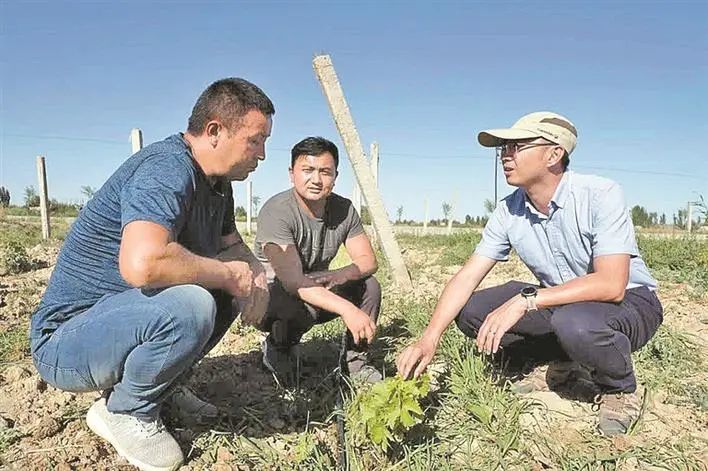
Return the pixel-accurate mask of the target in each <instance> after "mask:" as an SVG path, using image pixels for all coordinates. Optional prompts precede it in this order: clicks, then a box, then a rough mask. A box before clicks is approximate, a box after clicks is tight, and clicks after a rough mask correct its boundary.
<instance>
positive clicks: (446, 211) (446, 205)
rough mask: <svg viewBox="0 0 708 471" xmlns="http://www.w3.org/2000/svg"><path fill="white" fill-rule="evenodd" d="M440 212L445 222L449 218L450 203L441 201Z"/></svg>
mask: <svg viewBox="0 0 708 471" xmlns="http://www.w3.org/2000/svg"><path fill="white" fill-rule="evenodd" d="M442 212H443V217H444V219H445V222H447V220H448V219H449V218H450V213H451V212H452V205H451V204H450V203H448V202H447V201H443V204H442Z"/></svg>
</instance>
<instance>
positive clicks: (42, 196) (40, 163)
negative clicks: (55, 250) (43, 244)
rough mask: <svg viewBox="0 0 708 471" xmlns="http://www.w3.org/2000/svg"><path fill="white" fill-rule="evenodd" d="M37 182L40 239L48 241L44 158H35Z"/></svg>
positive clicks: (49, 234)
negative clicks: (40, 219)
mask: <svg viewBox="0 0 708 471" xmlns="http://www.w3.org/2000/svg"><path fill="white" fill-rule="evenodd" d="M37 180H38V181H39V211H40V215H41V218H42V239H49V237H50V236H51V235H52V234H51V226H50V225H49V196H48V194H47V169H46V166H45V163H44V157H43V156H41V155H38V156H37Z"/></svg>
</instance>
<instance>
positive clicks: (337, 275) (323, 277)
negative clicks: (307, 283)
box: [305, 267, 352, 289]
mask: <svg viewBox="0 0 708 471" xmlns="http://www.w3.org/2000/svg"><path fill="white" fill-rule="evenodd" d="M305 276H307V277H308V278H309V279H311V280H312V281H314V282H315V283H317V284H318V285H320V286H324V287H325V288H327V289H332V288H334V287H335V286H339V285H343V284H344V283H346V282H348V281H351V280H352V277H351V276H350V274H349V270H348V269H347V267H345V268H340V269H339V270H332V271H318V272H312V273H308V274H307V275H305Z"/></svg>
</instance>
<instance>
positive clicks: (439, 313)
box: [423, 255, 496, 343]
mask: <svg viewBox="0 0 708 471" xmlns="http://www.w3.org/2000/svg"><path fill="white" fill-rule="evenodd" d="M495 263H496V261H495V260H492V259H489V258H486V257H482V256H478V255H473V256H472V257H471V258H470V260H468V261H467V263H465V265H464V266H463V267H462V269H461V270H460V271H459V272H457V274H456V275H455V276H453V277H452V279H450V281H449V282H448V283H447V285H446V286H445V289H443V292H442V294H441V295H440V299H439V300H438V303H437V305H436V306H435V310H434V311H433V316H432V318H431V319H430V323H429V324H428V327H426V329H425V331H424V332H423V336H424V337H429V338H431V339H432V340H434V341H435V343H437V342H438V341H439V340H440V337H441V336H442V334H443V332H445V330H446V329H447V328H448V326H449V325H450V324H451V323H452V321H453V320H455V318H456V317H457V315H458V314H459V313H460V311H461V310H462V308H463V307H464V306H465V304H466V303H467V301H468V300H469V299H470V296H472V293H474V290H476V289H477V286H479V284H480V283H481V282H482V280H483V279H484V277H485V276H487V273H489V270H491V269H492V267H493V266H494V264H495Z"/></svg>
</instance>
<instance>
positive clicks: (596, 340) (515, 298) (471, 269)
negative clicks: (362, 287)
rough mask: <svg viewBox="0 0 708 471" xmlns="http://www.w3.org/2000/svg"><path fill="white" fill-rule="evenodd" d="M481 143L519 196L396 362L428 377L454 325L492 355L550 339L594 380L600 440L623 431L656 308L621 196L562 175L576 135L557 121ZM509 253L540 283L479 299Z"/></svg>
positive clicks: (482, 137)
mask: <svg viewBox="0 0 708 471" xmlns="http://www.w3.org/2000/svg"><path fill="white" fill-rule="evenodd" d="M478 140H479V143H480V144H482V145H483V146H485V147H497V148H499V149H500V151H501V160H502V165H503V167H504V176H505V177H506V180H507V182H508V183H509V184H510V185H513V186H516V187H518V189H517V190H516V191H514V192H513V193H512V194H511V195H509V196H507V197H506V198H504V199H503V200H502V201H501V202H500V203H499V205H498V206H497V208H496V209H495V210H494V212H493V214H492V215H491V217H490V219H489V222H488V223H487V225H486V227H485V228H484V232H483V234H482V241H481V242H480V243H479V245H477V248H476V249H475V251H474V254H473V255H472V257H470V259H469V260H468V261H467V263H466V264H465V265H464V266H463V268H462V269H461V270H460V271H459V272H458V273H457V274H456V275H455V276H454V277H453V278H452V279H451V280H450V282H449V283H448V284H447V286H446V287H445V289H444V291H443V293H442V295H441V297H440V300H439V301H438V304H437V306H436V308H435V311H434V312H433V315H432V319H431V321H430V324H429V325H428V327H427V328H426V330H425V332H424V333H423V335H422V337H421V338H420V339H419V340H418V341H417V342H416V343H415V344H414V345H412V346H410V347H408V348H407V349H405V350H404V351H403V352H402V353H401V355H400V356H399V358H398V360H397V366H398V369H399V372H400V374H401V375H402V376H403V377H407V376H408V375H409V374H410V373H411V372H413V374H414V375H415V376H418V375H419V374H420V373H422V371H423V370H425V368H426V367H427V365H428V364H429V363H430V361H431V359H432V357H433V355H434V353H435V350H436V349H437V346H438V343H439V341H440V337H441V335H442V333H443V331H444V330H445V329H446V328H447V327H448V326H449V324H450V323H452V321H453V320H455V321H456V322H457V326H458V327H459V328H460V330H462V332H464V333H465V335H467V336H469V337H472V338H476V344H477V346H478V348H480V350H482V351H485V352H488V353H496V352H497V351H498V349H499V348H500V347H504V348H506V349H507V350H508V351H513V350H514V347H519V346H521V345H523V344H524V343H528V342H532V341H534V340H537V339H548V338H550V339H551V340H553V341H557V342H558V344H559V345H560V347H561V348H562V350H563V353H564V354H565V355H567V357H568V358H569V359H570V360H571V361H572V362H574V364H575V365H576V367H575V368H568V367H566V368H565V371H566V372H572V371H573V369H575V370H580V371H581V372H582V371H583V370H584V371H586V372H589V373H590V374H591V376H590V375H588V376H590V378H591V380H592V381H593V382H594V386H596V387H597V389H598V392H600V393H601V394H602V396H601V398H602V399H601V400H602V402H601V404H600V412H599V424H598V425H599V428H600V430H601V431H602V432H603V433H605V434H606V435H615V434H618V433H624V432H626V431H627V430H628V429H629V427H630V426H631V424H632V423H633V421H634V420H636V418H637V416H638V412H639V404H640V398H639V397H638V393H637V383H636V378H635V376H634V371H633V368H632V358H631V352H633V351H635V350H637V349H639V348H641V347H642V346H643V345H644V344H646V343H647V342H648V341H649V339H651V337H652V336H653V335H654V333H655V332H656V329H657V328H658V326H659V325H660V324H661V322H662V319H663V317H662V315H663V310H662V307H661V304H660V302H659V300H658V298H657V297H656V294H655V291H656V287H657V284H656V281H655V280H654V278H652V276H651V275H650V274H649V271H648V269H647V267H646V265H645V264H644V261H643V260H642V258H641V256H640V255H639V251H638V249H637V244H636V240H635V235H634V227H633V226H632V221H631V219H630V217H629V212H628V210H627V207H626V205H625V201H624V197H623V194H622V190H621V189H620V187H619V185H617V183H615V182H613V181H611V180H608V179H605V178H601V177H596V176H592V175H581V174H578V173H575V172H572V171H570V170H568V169H567V167H568V164H569V156H570V154H571V153H572V152H573V149H574V148H575V144H576V140H577V131H576V129H575V126H574V125H573V124H572V123H571V122H570V121H569V120H568V119H567V118H565V117H563V116H561V115H558V114H555V113H549V112H536V113H531V114H528V115H526V116H524V117H522V118H521V119H519V120H518V121H517V122H516V123H515V124H514V125H513V126H512V127H511V128H510V129H492V130H488V131H483V132H481V133H480V134H479V136H478ZM512 248H513V249H514V250H516V252H517V254H518V255H519V258H521V260H522V261H523V262H524V263H525V264H526V266H528V268H529V269H530V270H531V272H532V273H533V274H534V275H535V277H536V278H537V279H538V281H539V285H533V284H528V283H521V282H518V281H510V282H508V283H506V284H504V285H501V286H497V287H494V288H489V289H485V290H481V291H479V292H474V291H475V289H476V288H477V287H478V286H479V283H480V282H481V281H482V279H483V278H484V277H485V276H486V275H487V274H488V273H489V271H490V270H491V269H492V267H493V266H494V265H495V264H496V263H497V262H498V261H504V260H507V259H508V256H509V252H510V250H511V249H512Z"/></svg>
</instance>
